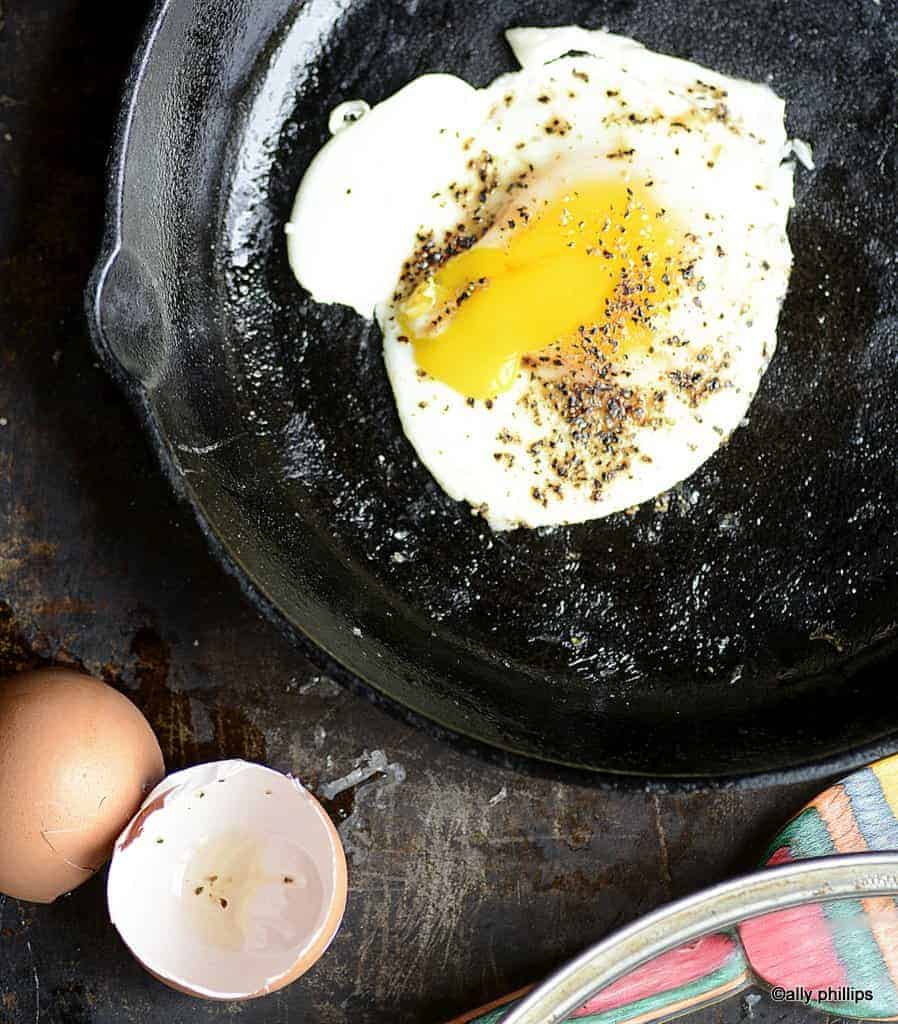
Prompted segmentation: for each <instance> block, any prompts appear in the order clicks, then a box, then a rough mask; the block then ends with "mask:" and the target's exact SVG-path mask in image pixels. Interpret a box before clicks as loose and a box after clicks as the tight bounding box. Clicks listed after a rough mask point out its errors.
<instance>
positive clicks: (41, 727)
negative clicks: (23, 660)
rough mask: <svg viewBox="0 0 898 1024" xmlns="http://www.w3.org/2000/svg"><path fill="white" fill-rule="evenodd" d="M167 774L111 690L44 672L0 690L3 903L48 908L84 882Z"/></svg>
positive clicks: (148, 733)
mask: <svg viewBox="0 0 898 1024" xmlns="http://www.w3.org/2000/svg"><path fill="white" fill-rule="evenodd" d="M164 773H165V766H164V764H163V761H162V751H161V750H160V749H159V743H158V741H157V740H156V737H155V736H154V735H153V731H152V729H151V728H150V726H149V724H148V723H147V720H146V719H145V718H144V717H143V715H142V714H141V713H140V711H138V709H137V708H136V707H135V706H134V705H133V704H132V703H131V701H130V700H128V698H127V697H125V696H123V695H122V694H121V693H119V692H118V691H117V690H114V689H113V688H112V687H111V686H107V685H106V684H105V683H101V682H100V681H99V680H97V679H92V678H91V677H90V676H86V675H82V674H81V673H79V672H75V671H72V670H69V669H50V668H48V669H41V670H39V671H35V672H22V673H20V674H19V675H16V676H12V677H11V678H9V679H4V680H2V681H0V822H2V827H0V893H5V894H6V895H8V896H13V897H15V898H17V899H21V900H29V901H31V902H34V903H51V902H52V901H53V900H55V899H56V898H57V897H58V896H61V895H62V894H63V893H67V892H70V891H71V890H72V889H74V888H76V887H77V886H79V885H81V883H82V882H86V881H87V880H88V879H89V878H90V877H91V876H92V875H94V874H95V873H96V872H97V871H98V870H99V869H100V868H101V867H102V866H103V865H104V864H105V863H106V861H107V860H108V859H109V855H110V854H111V852H112V847H113V844H114V842H115V840H116V838H117V836H118V835H119V833H120V832H121V830H122V828H124V826H125V825H126V824H127V823H128V821H129V819H130V818H131V817H132V815H133V814H134V812H135V810H136V809H137V808H138V807H139V806H140V803H141V801H142V800H143V798H144V797H145V796H146V794H147V792H148V791H149V790H150V789H152V787H153V786H154V785H155V784H156V783H157V782H158V781H159V779H160V778H162V776H163V774H164Z"/></svg>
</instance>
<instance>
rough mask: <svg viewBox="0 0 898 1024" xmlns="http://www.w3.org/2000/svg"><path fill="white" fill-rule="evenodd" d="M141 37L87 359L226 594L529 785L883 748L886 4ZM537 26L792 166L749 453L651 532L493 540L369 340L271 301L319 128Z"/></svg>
mask: <svg viewBox="0 0 898 1024" xmlns="http://www.w3.org/2000/svg"><path fill="white" fill-rule="evenodd" d="M159 10H160V12H162V13H163V16H161V17H160V19H159V22H158V24H157V27H156V29H155V30H154V32H153V34H152V37H151V40H148V42H151V44H152V45H151V46H150V48H149V50H148V54H147V57H146V60H145V61H144V63H143V64H142V65H141V66H140V67H139V68H137V69H136V71H135V83H134V84H135V86H138V84H139V87H137V88H136V93H135V96H136V99H135V102H134V103H133V105H132V107H131V110H130V116H129V118H128V119H126V123H123V124H122V125H121V127H120V145H122V144H123V143H124V142H126V144H127V145H126V152H125V155H124V157H123V161H122V164H121V168H120V171H121V174H120V177H119V178H118V179H117V181H116V187H115V188H114V189H113V195H112V199H111V207H110V235H109V237H108V238H107V249H106V253H107V257H110V258H109V259H104V261H103V262H102V263H101V266H100V268H99V270H98V273H97V277H96V279H95V286H96V288H97V291H98V292H99V294H100V299H99V308H98V317H99V321H100V325H101V329H100V331H99V334H98V338H99V340H100V344H101V349H102V351H103V352H104V354H107V355H108V356H109V362H110V365H111V366H112V368H113V370H114V372H116V373H117V376H118V377H119V378H120V379H121V380H122V382H123V383H124V384H125V386H126V387H128V388H129V390H131V392H132V394H133V396H134V398H135V400H136V402H137V405H138V406H139V407H140V408H141V410H142V411H143V413H144V415H145V418H146V421H147V425H148V427H149V429H150V430H151V431H152V432H154V433H155V434H156V435H157V441H156V443H157V444H158V446H159V448H160V451H161V453H162V457H163V460H164V462H165V463H166V465H167V466H168V468H169V474H170V476H171V477H172V480H173V482H174V484H175V486H176V487H177V488H178V489H179V490H180V491H182V492H183V493H184V494H185V495H186V496H187V497H189V498H190V499H191V500H192V501H193V502H194V504H195V507H196V508H197V511H198V514H199V515H200V517H201V519H202V521H203V523H204V526H205V528H206V529H207V531H208V533H209V536H210V542H211V543H212V545H213V548H214V549H215V550H216V551H217V553H218V554H219V555H220V556H221V557H222V558H223V559H224V560H225V562H226V563H227V564H228V565H229V566H230V567H231V568H232V570H233V571H236V572H237V573H238V576H239V579H240V580H241V582H242V584H243V586H244V587H245V588H246V589H247V591H248V593H249V594H250V596H251V597H253V598H254V599H255V600H257V602H258V603H259V604H260V605H261V606H262V607H263V608H264V609H265V610H267V611H268V612H269V613H270V614H271V615H272V616H273V617H275V618H276V619H277V620H278V621H280V622H281V623H282V624H284V626H285V627H286V628H287V629H288V631H291V632H292V633H294V634H295V635H298V634H299V631H300V630H302V631H303V632H305V633H306V634H308V635H310V636H311V637H312V638H313V639H314V640H315V641H316V642H317V643H318V644H319V645H320V646H321V647H323V648H324V649H325V650H327V651H328V652H330V654H331V655H333V656H334V658H335V659H336V660H337V661H339V662H340V663H341V664H342V665H344V666H346V667H347V668H349V669H350V670H351V671H352V672H354V673H355V674H356V675H358V676H360V677H362V678H364V679H365V680H367V681H368V682H370V683H372V684H373V685H374V686H375V687H377V688H378V689H379V690H381V691H383V692H385V693H387V694H389V695H391V696H392V697H394V698H395V699H397V700H398V701H400V702H401V703H403V704H405V705H407V706H409V707H411V708H413V709H414V710H416V711H419V712H421V713H422V714H425V715H427V716H428V717H430V718H433V719H435V720H436V721H438V722H440V723H442V724H444V725H447V726H449V727H450V728H452V729H454V730H455V731H457V732H460V733H463V734H465V735H470V736H474V737H476V738H479V739H482V740H486V741H487V742H490V743H493V744H496V745H499V746H501V747H504V748H506V749H511V750H515V751H519V752H523V753H526V754H530V755H534V756H536V757H540V758H545V759H548V760H551V761H556V762H561V763H565V764H569V765H577V766H582V767H586V768H592V769H601V770H606V771H614V772H622V773H632V774H635V775H637V776H638V775H642V776H654V777H660V776H681V777H695V776H702V777H709V776H711V777H715V776H716V777H718V778H720V777H727V776H733V775H748V774H751V773H758V772H776V771H777V770H780V769H787V770H793V771H794V772H796V773H798V774H803V775H804V776H805V777H808V776H810V775H811V774H814V773H816V774H818V775H819V774H820V773H822V772H826V771H827V770H832V769H833V767H835V766H836V765H837V764H838V765H841V766H844V765H846V764H848V763H859V762H860V761H861V760H864V759H867V758H869V757H870V756H872V754H873V753H876V752H881V751H882V750H884V749H890V748H892V747H894V745H895V732H896V727H898V694H896V691H895V689H894V687H893V686H892V685H891V676H892V675H893V674H894V671H895V666H896V658H895V650H894V649H895V645H896V628H898V627H896V622H898V591H896V586H898V582H896V581H898V577H896V573H895V565H896V555H898V501H896V495H898V479H896V474H898V405H896V403H895V402H894V400H893V395H894V392H895V389H896V387H898V363H896V360H895V355H894V353H895V348H896V345H898V332H896V324H898V299H896V295H898V273H896V270H895V263H894V253H895V251H896V249H898V192H896V188H895V180H896V174H898V148H896V143H895V134H894V121H895V117H896V114H898V107H896V103H898V100H896V86H895V79H894V74H893V71H892V69H891V64H890V60H891V58H892V57H893V56H894V53H895V51H896V47H898V18H896V17H895V11H896V8H895V4H894V0H885V2H883V3H874V2H873V0H856V2H851V3H842V2H830V3H826V4H821V3H819V2H818V0H794V2H790V3H788V4H787V3H784V2H782V0H766V2H764V3H758V2H757V0H742V2H739V3H728V4H726V5H719V4H708V3H705V2H704V0H689V2H686V3H680V4H677V5H672V4H669V3H667V2H666V0H642V2H639V3H634V2H625V3H595V2H582V0H580V2H577V0H565V2H561V0H559V2H556V3H553V4H552V5H551V6H550V7H549V6H547V5H546V4H545V3H541V2H533V0H502V2H496V3H493V2H490V3H468V4H464V5H458V6H447V5H446V4H443V3H438V2H435V0H428V2H414V3H412V2H408V3H399V2H391V3H383V2H382V0H373V2H365V0H359V2H356V3H353V4H350V5H346V4H343V3H335V2H333V0H309V2H308V3H306V4H297V3H295V2H293V0H269V2H267V3H265V4H253V3H245V2H236V0H171V2H168V3H163V4H161V5H160V8H159ZM547 20H548V21H549V22H552V23H559V22H560V23H564V22H571V21H574V22H577V21H579V22H581V23H584V24H587V25H599V24H603V23H604V24H607V25H608V26H609V27H611V28H612V29H615V30H617V31H621V32H624V33H628V34H629V33H632V34H635V35H637V36H638V37H639V38H640V39H641V40H643V41H645V42H646V43H647V44H649V45H651V46H654V47H657V48H660V49H663V50H667V51H669V52H673V53H677V54H680V55H682V56H685V57H690V58H694V59H696V60H698V61H700V62H703V63H707V64H710V65H712V66H714V67H716V68H718V69H719V70H721V71H724V72H730V73H735V74H739V75H743V76H746V77H750V78H754V79H756V80H765V79H766V80H768V81H770V82H771V83H772V84H773V86H774V87H775V88H776V89H777V90H778V91H779V92H780V93H781V94H782V95H783V96H784V97H785V98H786V100H787V104H788V111H789V125H788V127H789V130H790V132H791V133H793V134H796V135H799V136H801V137H803V138H806V139H810V140H811V141H812V142H813V143H814V146H815V152H816V154H817V160H818V169H817V171H816V172H814V173H812V174H807V173H800V174H799V175H798V188H797V194H798V202H797V207H796V210H795V212H794V216H793V218H792V223H791V228H790V231H791V236H792V241H793V245H794V248H795V253H796V267H795V272H794V275H793V282H792V287H791V291H790V295H789V298H788V300H787V303H786V306H785V308H784V311H783V317H782V327H781V330H780V350H779V352H778V353H777V355H776V358H775V359H774V361H773V365H772V367H771V370H770V372H769V373H768V375H767V377H766V378H765V380H764V382H763V385H762V388H761V391H760V394H759V396H758V398H757V399H756V401H755V403H754V404H753V406H752V408H751V413H750V417H751V425H750V428H748V429H744V430H741V431H739V432H738V433H737V434H736V436H735V437H734V438H733V440H732V442H731V443H730V444H729V445H728V446H726V448H725V449H723V450H722V451H721V452H720V453H718V455H717V456H715V458H714V459H712V460H711V461H710V462H709V463H708V464H707V465H706V466H705V467H704V468H703V469H702V470H701V471H700V472H699V473H698V474H696V475H695V476H694V477H693V478H692V479H690V481H688V483H687V484H686V485H685V487H684V488H682V489H681V490H680V491H678V492H677V493H676V494H675V495H674V496H673V498H672V500H671V502H670V505H669V508H668V509H667V510H666V511H659V510H657V509H656V508H652V507H642V508H641V509H640V510H639V512H638V513H637V514H636V515H635V516H626V515H619V516H616V517H612V518H609V519H606V520H602V521H599V522H596V523H592V524H585V525H582V526H578V527H571V528H564V529H559V530H555V531H517V532H515V533H512V534H506V535H502V536H494V535H492V534H491V533H490V531H489V530H488V529H487V528H486V527H485V526H484V525H483V524H482V523H481V522H480V521H479V520H477V519H475V518H473V517H472V516H471V515H470V514H469V512H468V510H467V509H466V507H464V506H462V505H459V504H457V503H454V502H452V501H450V500H449V499H448V498H447V497H446V496H445V495H443V494H442V493H441V492H440V490H439V488H438V487H437V486H436V485H435V484H434V482H433V481H432V480H431V479H430V477H429V476H428V474H427V473H426V471H425V470H424V469H423V468H422V467H421V466H420V465H418V464H417V462H416V461H415V460H414V458H413V457H412V451H411V448H410V446H409V445H408V443H407V442H406V440H405V438H404V437H403V435H402V431H401V429H400V427H399V423H398V419H397V417H396V414H395V410H394V407H393V403H392V399H391V396H390V393H389V387H388V384H387V381H386V376H385V373H384V370H383V366H382V360H381V356H380V347H379V342H378V339H377V337H376V334H377V332H376V329H375V328H373V327H372V326H371V325H366V324H365V322H364V321H362V320H361V319H360V318H359V317H357V316H355V315H354V314H351V313H350V312H348V311H345V310H341V309H340V308H337V307H323V306H319V305H317V304H315V303H313V302H311V301H310V300H309V299H308V297H306V296H304V295H303V294H302V293H301V292H300V290H299V289H298V288H297V286H296V284H295V282H294V281H293V279H292V276H291V274H290V271H289V268H288V266H287V262H286V255H285V245H284V239H283V224H284V222H285V220H286V218H287V216H288V212H289V208H290V203H291V201H292V197H293V193H294V191H295V188H296V186H297V184H298V181H299V179H300V177H301V175H302V172H303V170H304V168H305V166H306V165H307V163H308V161H309V159H310V158H311V156H312V155H313V153H314V152H315V151H316V149H317V147H318V146H319V145H320V144H321V142H322V141H323V139H324V137H325V133H326V129H325V125H326V121H327V117H326V113H327V111H328V110H330V109H331V108H332V107H333V106H334V105H335V104H336V103H337V102H338V101H340V100H343V99H346V98H347V97H351V96H359V95H361V96H364V97H366V98H367V99H369V100H371V101H376V100H378V99H381V98H383V97H384V96H386V95H388V94H389V93H390V92H391V91H393V90H395V89H396V88H398V87H399V86H400V85H401V84H402V83H404V82H406V81H408V80H409V79H410V78H411V77H413V76H414V75H416V74H419V73H421V72H422V71H426V70H446V71H452V72H456V73H458V74H461V75H464V76H465V77H467V78H468V79H469V80H472V81H474V82H478V83H482V82H485V81H488V80H489V79H490V78H491V77H493V76H494V75H496V74H497V73H499V72H501V71H504V70H507V69H509V68H510V67H511V66H512V61H511V57H510V54H509V52H508V49H507V47H506V46H505V44H504V42H503V40H502V37H501V28H502V27H504V26H507V25H509V24H513V23H522V22H523V23H526V22H532V21H536V22H545V21H547ZM699 25H700V26H701V31H697V26H699ZM119 203H120V205H119ZM116 254H117V255H116ZM113 256H114V257H115V258H111V257H113ZM119 364H120V365H119ZM121 367H123V368H124V372H122V369H121ZM397 556H398V557H397ZM884 659H890V660H889V661H888V664H886V662H885V661H884ZM846 707H850V708H851V712H850V714H848V715H846V713H845V709H846ZM810 762H816V764H810ZM769 777H772V776H769Z"/></svg>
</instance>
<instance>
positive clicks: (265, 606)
mask: <svg viewBox="0 0 898 1024" xmlns="http://www.w3.org/2000/svg"><path fill="white" fill-rule="evenodd" d="M185 2H187V0H153V3H152V5H151V6H150V8H149V13H148V16H147V20H146V23H145V25H144V28H143V30H142V32H141V35H140V38H139V41H138V43H137V47H136V50H135V53H134V56H133V58H132V62H131V66H130V69H129V72H128V75H127V77H126V79H125V83H124V86H123V91H122V98H121V101H120V105H119V109H118V113H117V115H116V119H115V123H114V127H113V132H112V137H111V143H110V149H109V155H108V159H107V168H106V190H105V191H106V195H105V201H104V218H103V230H102V241H101V243H100V250H99V255H98V257H97V260H96V262H95V263H94V266H93V269H92V271H91V273H90V275H89V278H88V282H87V286H86V288H85V292H84V310H85V316H86V319H87V326H88V332H89V336H90V340H91V344H92V346H93V348H94V350H95V351H96V353H97V355H98V357H99V358H100V360H101V362H102V364H103V366H104V368H105V370H106V372H107V373H108V374H109V376H110V377H111V378H112V380H113V381H114V383H115V384H116V386H117V387H118V388H119V390H120V391H121V392H122V393H123V395H124V397H125V398H126V399H127V400H128V403H129V404H130V405H131V407H132V409H133V411H134V412H135V414H136V417H137V420H138V423H139V424H140V426H141V428H142V430H143V432H144V434H145V435H146V436H147V438H148V440H149V442H150V448H151V449H152V451H153V453H154V455H155V458H156V460H157V461H158V463H159V466H160V468H161V470H162V474H163V476H164V478H165V479H166V480H167V482H168V484H169V486H170V487H171V489H172V491H173V493H174V494H175V496H176V498H177V499H178V500H179V502H180V503H181V504H184V505H187V506H188V507H189V509H190V510H191V512H192V513H193V517H194V519H195V521H196V523H197V525H198V526H199V529H200V532H201V534H202V536H203V538H204V540H205V542H206V545H207V547H208V549H209V551H210V553H211V555H212V556H213V558H214V559H215V561H216V562H217V563H218V564H219V565H220V566H221V567H222V568H223V569H224V571H225V572H226V573H227V574H228V575H229V576H231V577H232V578H233V579H234V580H235V581H236V583H237V586H238V588H239V589H240V592H241V594H242V595H243V596H244V598H246V599H247V600H248V601H249V602H250V604H251V605H252V606H253V607H254V608H255V610H256V611H257V612H258V613H259V614H260V615H261V616H262V617H264V618H265V619H266V620H267V621H268V622H270V623H271V624H272V625H273V626H275V628H276V629H277V630H278V632H279V633H280V634H281V635H282V636H283V637H285V639H287V640H288V641H289V642H290V643H291V644H292V645H293V646H294V647H296V648H297V649H298V650H299V651H300V653H301V654H303V655H304V656H305V657H306V658H308V659H309V660H310V661H311V662H312V663H313V664H314V665H315V666H316V667H317V668H318V669H319V670H320V671H321V672H323V673H325V674H327V675H328V676H330V677H332V678H334V679H336V680H337V681H338V682H339V683H340V684H341V685H342V686H344V687H346V688H347V689H349V690H350V691H351V692H353V693H354V694H355V695H356V696H362V697H364V698H366V699H367V700H368V701H369V702H371V703H373V704H375V705H376V706H379V707H381V708H382V709H384V710H386V711H387V712H388V713H390V714H392V715H393V716H394V717H397V718H399V719H401V720H403V721H404V722H406V723H407V724H410V725H412V727H414V728H419V729H424V730H426V731H427V732H428V733H429V734H430V735H431V736H434V737H436V738H438V739H439V740H440V741H441V742H447V743H448V744H449V745H450V746H452V747H453V748H455V749H460V750H462V751H463V752H465V753H468V754H471V755H473V756H474V757H476V758H479V759H481V760H486V761H491V762H494V763H496V762H498V763H499V764H502V765H504V766H506V767H508V768H511V769H512V770H514V771H517V772H520V773H522V774H525V775H538V776H540V777H544V778H546V777H548V778H550V779H554V780H557V781H560V782H565V783H571V784H575V785H576V784H579V785H588V786H595V787H598V788H602V789H609V790H612V791H616V792H634V791H635V792H654V793H686V792H710V791H715V790H745V789H755V788H764V787H772V786H782V785H792V784H797V783H803V782H811V781H816V780H818V779H825V778H828V777H833V776H836V775H845V774H847V773H849V772H850V771H852V770H854V769H856V768H858V767H860V766H861V765H864V764H868V763H870V762H872V761H875V760H878V759H879V758H881V757H883V756H886V755H888V754H892V753H894V751H895V749H896V747H898V725H896V726H895V727H894V728H893V729H891V730H890V731H888V732H887V733H886V734H885V735H884V736H882V737H880V738H879V739H877V740H873V741H870V742H869V743H864V744H861V745H860V746H856V747H851V748H849V749H847V750H843V751H839V752H836V753H833V754H830V755H828V756H824V757H822V758H818V759H811V760H807V761H802V762H799V763H798V764H793V765H789V766H787V767H783V768H763V769H758V770H754V771H748V772H733V773H723V774H721V773H714V772H711V773H709V774H707V775H698V774H696V775H652V774H646V773H642V772H632V773H630V772H623V771H614V770H609V769H599V768H589V767H586V766H583V765H571V764H568V763H565V762H564V761H563V760H558V759H551V758H550V757H548V756H543V755H540V754H536V753H532V752H524V751H521V750H516V749H514V747H513V746H512V745H508V746H503V745H500V744H499V743H493V742H488V741H486V740H483V739H481V738H479V737H477V736H475V735H472V734H468V733H465V732H463V731H461V730H460V729H458V728H457V727H455V726H450V725H446V724H444V723H442V722H440V721H439V720H438V719H437V718H435V717H434V716H433V715H432V714H431V713H430V712H426V711H421V710H419V709H417V708H413V707H411V706H409V705H406V704H402V703H400V702H399V701H398V700H397V699H396V698H394V697H392V696H391V695H390V694H388V693H387V692H385V691H383V690H380V689H379V688H377V687H376V686H375V684H373V683H371V682H369V681H368V680H366V679H364V678H363V677H361V676H358V675H356V674H355V673H353V672H352V671H350V670H349V669H347V668H345V667H344V666H343V665H342V664H341V663H340V662H339V661H338V660H337V659H336V658H334V657H333V656H332V655H331V654H329V653H328V652H327V651H326V650H325V649H324V648H323V647H321V646H319V645H318V643H316V642H315V641H314V640H313V639H312V638H311V637H310V636H309V635H308V634H307V633H306V632H305V630H304V629H303V628H302V627H301V626H299V625H297V624H294V623H292V622H291V621H290V620H289V619H288V618H287V616H286V615H285V614H284V612H282V611H281V610H280V608H278V606H277V605H276V604H275V603H274V602H273V601H272V600H270V599H269V598H268V596H267V595H266V594H265V593H264V592H263V590H262V589H261V586H259V585H257V584H256V583H255V582H254V581H253V580H252V578H251V576H250V575H249V574H248V573H247V572H246V570H244V569H243V568H242V567H241V565H240V564H239V562H238V561H237V559H236V558H235V557H234V556H233V555H232V554H231V552H230V550H229V549H228V547H227V545H226V543H225V541H224V540H223V539H222V538H221V537H220V536H219V535H218V533H217V532H216V530H215V529H214V527H213V525H212V523H211V522H210V521H209V519H207V517H206V515H205V513H204V511H203V509H202V506H201V504H200V502H199V501H198V500H197V499H196V498H195V497H194V496H193V494H192V492H191V490H190V488H189V487H188V486H187V485H186V483H185V480H184V477H183V476H182V474H181V473H180V472H179V471H178V468H177V465H176V463H175V460H174V458H173V456H172V453H171V449H170V446H169V444H168V441H167V438H166V435H165V434H164V433H163V430H162V427H161V424H160V422H159V419H158V418H157V416H156V414H155V412H154V410H153V405H152V403H151V401H150V399H149V396H148V393H147V391H146V388H145V387H144V385H143V384H142V383H141V381H140V380H139V379H138V377H136V376H135V375H134V374H133V373H131V372H130V371H129V370H128V369H126V368H125V366H123V365H122V363H121V362H120V360H119V359H118V358H117V356H116V355H115V354H114V353H113V351H112V349H111V348H110V346H109V345H108V343H107V341H106V339H105V337H104V332H103V328H102V326H101V317H102V311H103V289H104V285H105V282H106V279H107V276H108V275H109V273H110V271H111V270H112V268H113V266H114V264H115V262H116V259H117V257H118V254H119V252H120V251H121V241H122V239H121V226H122V212H123V209H124V205H125V195H124V192H125V188H124V169H125V164H126V158H127V154H128V150H129V146H130V142H131V128H132V123H133V119H134V115H135V112H136V111H137V109H138V106H139V100H140V88H141V84H142V82H143V78H144V74H145V72H146V69H147V68H148V67H149V65H150V64H151V62H152V61H153V59H154V57H155V55H156V54H155V45H156V42H157V37H158V34H159V32H160V30H161V28H162V25H163V22H164V21H165V18H166V16H167V14H168V12H169V10H170V9H171V8H173V7H174V6H175V5H176V4H178V3H185Z"/></svg>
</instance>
